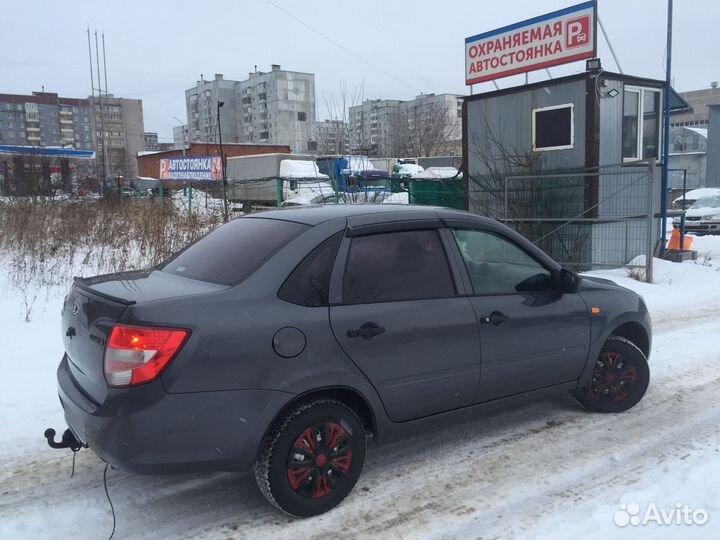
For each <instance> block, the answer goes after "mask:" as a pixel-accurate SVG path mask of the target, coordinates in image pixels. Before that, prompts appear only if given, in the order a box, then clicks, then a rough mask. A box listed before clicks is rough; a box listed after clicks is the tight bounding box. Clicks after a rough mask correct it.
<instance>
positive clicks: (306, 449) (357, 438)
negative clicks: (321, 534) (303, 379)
mask: <svg viewBox="0 0 720 540" xmlns="http://www.w3.org/2000/svg"><path fill="white" fill-rule="evenodd" d="M364 461H365V431H364V428H363V425H362V423H361V422H360V419H359V418H358V417H357V415H356V414H355V412H353V411H352V410H351V409H350V408H348V407H347V406H345V405H343V404H342V403H340V402H338V401H335V400H330V399H322V400H313V401H307V402H304V403H301V404H299V405H297V406H295V407H293V408H292V409H290V410H289V411H288V412H286V413H285V414H283V415H282V416H281V417H280V419H279V420H278V421H277V422H276V424H275V426H274V428H273V429H272V431H271V432H270V433H269V434H268V435H267V436H266V437H265V440H264V441H263V446H262V448H261V451H260V454H259V455H258V458H257V461H256V462H255V480H256V481H257V484H258V487H259V488H260V491H262V493H263V495H265V497H266V498H267V499H268V501H270V502H271V503H272V504H273V505H275V506H276V507H277V508H279V509H280V510H282V511H283V512H285V513H287V514H290V515H292V516H296V517H309V516H315V515H317V514H322V513H323V512H327V511H328V510H330V509H331V508H333V507H334V506H336V505H337V504H339V503H340V502H341V501H342V500H343V499H344V498H345V497H346V496H347V495H348V493H350V491H351V490H352V488H353V487H354V486H355V483H356V482H357V479H358V477H359V476H360V472H361V471H362V467H363V463H364Z"/></svg>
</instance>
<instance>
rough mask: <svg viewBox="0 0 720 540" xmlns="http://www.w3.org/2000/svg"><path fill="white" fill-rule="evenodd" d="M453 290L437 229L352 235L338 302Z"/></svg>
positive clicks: (437, 294)
mask: <svg viewBox="0 0 720 540" xmlns="http://www.w3.org/2000/svg"><path fill="white" fill-rule="evenodd" d="M455 294H456V290H455V284H454V282H453V278H452V274H451V273H450V267H449V264H448V260H447V256H446V254H445V249H444V248H443V245H442V241H441V240H440V236H439V235H438V232H437V231H436V230H415V231H401V232H391V233H380V234H372V235H368V236H358V237H354V238H353V239H352V241H351V244H350V251H349V253H348V257H347V262H346V265H345V275H344V276H343V303H345V304H366V303H371V302H392V301H399V300H421V299H429V298H445V297H448V296H453V295H455Z"/></svg>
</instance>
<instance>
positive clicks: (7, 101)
mask: <svg viewBox="0 0 720 540" xmlns="http://www.w3.org/2000/svg"><path fill="white" fill-rule="evenodd" d="M0 144H7V145H16V146H57V147H66V148H73V149H75V150H92V149H93V148H94V141H93V129H92V114H91V108H90V102H89V101H88V100H87V99H74V98H63V97H59V96H58V95H57V94H55V93H52V92H33V93H32V95H29V96H26V95H16V94H0Z"/></svg>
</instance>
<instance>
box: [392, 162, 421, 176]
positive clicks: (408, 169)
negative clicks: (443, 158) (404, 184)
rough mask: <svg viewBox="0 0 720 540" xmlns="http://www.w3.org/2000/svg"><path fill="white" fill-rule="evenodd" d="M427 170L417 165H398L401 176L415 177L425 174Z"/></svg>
mask: <svg viewBox="0 0 720 540" xmlns="http://www.w3.org/2000/svg"><path fill="white" fill-rule="evenodd" d="M424 170H425V169H424V168H423V167H421V166H420V165H415V164H414V163H400V164H399V165H398V174H400V175H405V174H409V175H414V174H418V173H421V172H423V171H424Z"/></svg>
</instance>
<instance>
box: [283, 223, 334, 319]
mask: <svg viewBox="0 0 720 540" xmlns="http://www.w3.org/2000/svg"><path fill="white" fill-rule="evenodd" d="M343 234H344V231H342V232H339V233H337V234H335V235H333V236H331V237H330V238H328V239H327V240H325V241H323V242H322V243H320V244H319V245H318V246H317V247H316V248H315V249H313V250H312V251H311V252H310V253H309V254H308V255H307V256H306V257H305V258H304V259H303V260H302V262H301V263H300V264H298V265H297V267H296V268H295V270H293V271H292V273H291V274H290V275H289V276H288V278H287V279H286V280H285V283H283V285H282V287H280V291H278V296H279V297H280V299H282V300H285V301H286V302H291V303H293V304H298V305H301V306H308V307H318V306H327V305H328V294H329V289H330V275H331V274H332V269H333V265H334V263H335V256H336V255H337V251H338V248H339V247H340V242H341V241H342V237H343Z"/></svg>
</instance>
